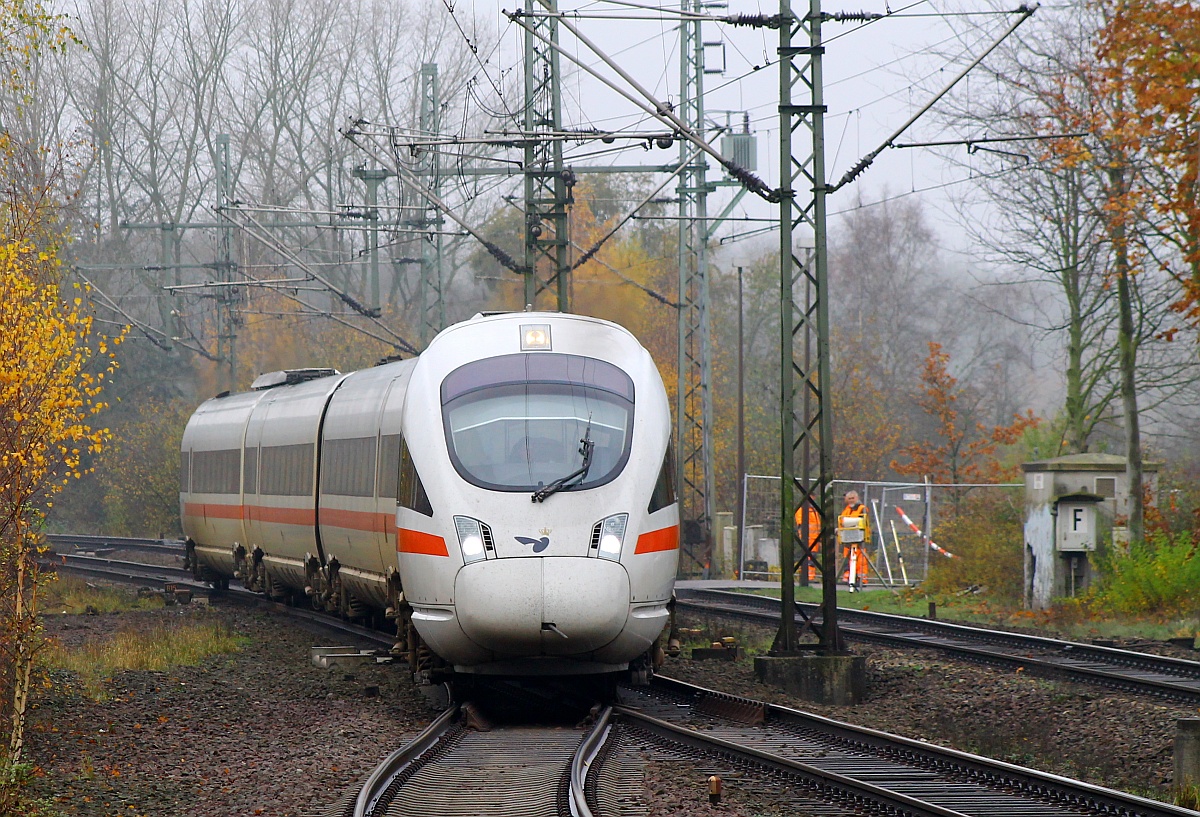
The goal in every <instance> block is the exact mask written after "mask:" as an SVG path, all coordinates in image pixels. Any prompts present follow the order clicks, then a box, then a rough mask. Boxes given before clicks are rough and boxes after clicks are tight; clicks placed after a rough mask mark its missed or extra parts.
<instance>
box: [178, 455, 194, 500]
mask: <svg viewBox="0 0 1200 817" xmlns="http://www.w3.org/2000/svg"><path fill="white" fill-rule="evenodd" d="M180 455H181V456H180V458H179V492H180V493H181V494H190V493H191V492H192V452H191V451H181V452H180Z"/></svg>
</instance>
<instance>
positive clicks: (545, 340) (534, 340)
mask: <svg viewBox="0 0 1200 817" xmlns="http://www.w3.org/2000/svg"><path fill="white" fill-rule="evenodd" d="M551 348H552V347H551V345H550V324H548V323H523V324H521V351H522V352H534V351H538V350H544V351H549V350H550V349H551Z"/></svg>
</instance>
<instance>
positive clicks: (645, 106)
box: [506, 12, 777, 201]
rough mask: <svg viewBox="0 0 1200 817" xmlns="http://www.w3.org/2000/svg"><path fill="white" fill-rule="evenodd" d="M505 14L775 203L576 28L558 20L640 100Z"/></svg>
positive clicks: (769, 192) (767, 189) (750, 177)
mask: <svg viewBox="0 0 1200 817" xmlns="http://www.w3.org/2000/svg"><path fill="white" fill-rule="evenodd" d="M506 15H507V16H508V18H509V19H510V20H511V21H512V22H514V23H516V24H517V25H519V26H520V27H521V28H522V29H524V30H525V31H527V32H530V33H531V34H533V36H535V37H537V38H538V39H539V40H541V41H542V42H543V43H544V44H546V45H548V46H549V47H550V48H552V49H553V50H554V51H556V52H557V53H558V54H560V55H561V56H563V57H566V58H567V59H568V60H569V61H571V62H572V63H574V64H575V65H576V66H578V67H579V68H580V69H582V70H583V71H585V72H587V73H589V74H591V75H592V76H593V77H595V78H596V79H597V80H599V81H600V82H602V83H604V84H605V85H607V86H608V87H609V88H611V89H612V90H613V91H615V92H616V93H618V94H620V95H621V96H623V97H625V99H626V100H628V101H629V102H632V103H633V104H634V105H636V106H637V107H639V108H641V109H642V110H643V111H644V112H645V113H647V114H649V115H650V116H653V117H654V118H655V119H657V120H659V121H660V122H662V123H663V124H665V125H668V126H669V127H670V128H671V130H672V133H674V134H675V135H676V137H677V138H682V139H686V140H687V141H689V142H691V143H692V144H694V145H695V146H696V147H698V148H699V149H700V150H702V151H704V152H705V153H707V154H708V155H709V156H711V157H712V158H713V159H715V160H716V161H717V162H718V163H719V164H720V165H721V167H723V168H725V169H726V170H727V171H728V172H729V175H730V176H732V177H733V178H735V179H737V180H738V181H739V182H741V183H742V184H743V185H745V186H746V188H747V189H749V190H750V191H751V192H752V193H755V194H756V195H758V196H760V197H762V198H763V199H766V200H767V201H776V200H777V199H775V198H774V196H775V191H774V190H772V189H771V187H770V186H769V185H767V183H766V182H765V181H763V180H762V179H760V178H758V176H756V175H754V173H752V172H751V171H749V170H747V169H746V168H744V167H741V166H740V165H738V164H737V163H736V162H733V161H731V160H730V159H728V158H727V157H725V156H723V155H721V152H720V151H719V150H717V149H716V148H714V147H713V146H712V145H710V144H709V143H708V142H707V141H705V140H704V138H703V137H702V136H701V135H700V134H698V133H696V132H695V131H694V130H693V129H692V127H691V126H690V125H689V124H688V123H687V122H684V121H683V120H682V119H681V118H680V117H679V116H678V115H677V114H676V113H675V111H674V109H673V106H672V105H671V104H670V103H667V102H663V101H661V100H659V99H658V98H657V97H655V96H654V94H652V93H650V91H648V90H646V89H645V88H644V87H642V85H641V84H640V83H639V82H638V81H637V80H636V79H634V78H633V76H632V75H631V74H630V73H629V72H628V71H626V70H625V69H624V68H622V67H621V66H619V65H618V64H617V63H616V62H615V61H613V60H612V59H611V58H610V57H609V56H608V55H607V54H605V53H604V52H603V51H602V50H601V49H600V48H599V47H598V46H597V45H596V44H595V43H593V42H592V41H591V40H590V39H588V37H587V36H586V35H585V34H584V33H583V32H581V31H580V30H579V29H578V28H577V27H576V26H573V25H571V23H570V22H569V21H568V20H567V19H566V18H565V17H560V19H559V23H560V24H561V25H562V26H563V27H564V28H566V29H567V30H568V31H570V32H571V34H572V35H574V36H575V38H576V39H578V40H579V42H581V43H583V44H584V45H585V46H587V48H588V49H589V50H590V51H591V52H592V53H593V54H595V55H596V56H597V57H599V58H600V60H601V62H603V63H604V64H605V65H607V66H608V67H609V68H610V69H612V70H613V71H615V72H616V73H617V75H618V76H619V77H620V78H621V79H622V80H624V81H625V82H626V83H628V84H629V86H630V87H631V88H633V89H634V90H635V91H637V93H638V94H640V95H641V97H642V98H641V99H639V98H638V97H637V96H635V95H634V94H632V93H630V92H628V91H627V90H625V89H624V88H621V87H619V86H617V85H616V84H615V83H614V82H612V81H611V80H610V79H609V78H608V77H605V76H603V75H601V74H600V73H599V72H598V71H596V69H594V68H592V67H591V66H590V65H588V64H587V63H585V62H584V61H583V60H581V59H580V58H579V57H578V56H576V55H574V54H572V53H571V52H570V51H568V50H567V49H565V48H563V47H562V46H561V45H559V44H558V43H557V42H553V41H551V40H550V39H549V38H547V37H545V36H544V35H542V34H541V33H540V32H538V31H536V30H535V29H533V28H531V27H530V26H529V25H528V23H526V22H525V21H524V20H522V19H521V18H522V17H524V16H526V15H524V14H523V13H516V12H506Z"/></svg>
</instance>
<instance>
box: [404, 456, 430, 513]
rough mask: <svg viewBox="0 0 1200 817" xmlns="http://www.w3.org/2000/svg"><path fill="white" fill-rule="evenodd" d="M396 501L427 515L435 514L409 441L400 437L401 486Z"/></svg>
mask: <svg viewBox="0 0 1200 817" xmlns="http://www.w3.org/2000/svg"><path fill="white" fill-rule="evenodd" d="M396 502H397V503H398V504H399V505H400V507H402V508H408V509H409V510H413V511H416V512H417V513H420V514H424V515H425V516H433V506H432V505H431V504H430V503H429V495H428V494H426V493H425V486H424V485H422V484H421V475H420V474H418V473H417V466H416V464H415V463H414V462H413V458H412V453H411V452H409V450H408V443H406V442H405V441H404V439H403V438H401V439H400V487H399V491H398V493H397V494H396Z"/></svg>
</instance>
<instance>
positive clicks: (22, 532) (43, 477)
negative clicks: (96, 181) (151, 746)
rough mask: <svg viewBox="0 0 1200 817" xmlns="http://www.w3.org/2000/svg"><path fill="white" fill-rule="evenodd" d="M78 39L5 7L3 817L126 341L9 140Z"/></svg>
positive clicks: (0, 249)
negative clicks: (86, 474)
mask: <svg viewBox="0 0 1200 817" xmlns="http://www.w3.org/2000/svg"><path fill="white" fill-rule="evenodd" d="M70 40H71V35H70V32H69V31H68V30H67V29H66V28H65V27H63V25H62V21H61V19H60V18H59V17H58V16H56V15H52V14H49V13H48V12H47V11H45V10H44V9H43V8H42V7H41V6H40V5H38V4H37V3H33V2H23V1H22V0H0V63H3V70H2V71H0V84H2V85H3V96H4V99H5V100H6V103H7V104H6V111H5V113H6V116H5V118H4V120H3V121H4V124H5V126H7V127H9V128H10V130H5V131H3V132H0V182H2V183H0V191H2V192H0V724H2V725H3V730H2V731H0V814H12V813H18V812H20V811H21V810H22V806H21V804H20V799H19V798H20V785H19V784H20V782H21V778H22V774H23V770H24V767H23V766H22V764H21V762H20V761H21V755H22V750H23V748H24V735H25V715H26V710H27V707H28V702H29V691H30V684H31V680H32V674H33V667H34V660H35V658H36V656H37V652H38V650H39V648H40V646H41V644H42V640H41V632H40V626H39V623H38V600H39V590H40V586H41V584H40V579H41V576H40V574H39V568H38V557H39V555H41V552H42V550H41V546H40V542H41V538H40V534H39V528H40V523H41V520H42V518H43V517H44V515H45V512H46V510H47V509H48V508H49V507H50V505H51V503H52V498H53V496H54V495H55V494H56V493H57V492H58V491H59V490H61V489H62V487H63V485H64V484H65V483H66V482H68V481H69V480H71V479H72V478H75V477H78V476H79V475H80V467H81V456H82V455H84V454H85V453H86V452H96V451H98V450H99V449H100V448H101V447H102V446H103V444H104V442H105V440H106V439H107V438H108V431H107V429H101V428H94V427H92V425H91V422H92V420H93V418H94V417H95V415H96V413H97V412H99V411H100V410H101V409H102V408H103V403H101V402H100V400H99V394H100V390H101V388H102V386H103V381H104V380H105V379H106V378H107V377H108V375H109V374H111V372H112V370H113V368H114V366H115V363H114V361H113V356H112V352H111V347H112V346H113V345H115V344H116V343H117V342H119V340H120V338H119V337H118V338H115V339H113V340H111V341H110V340H107V339H105V338H103V337H99V336H93V329H92V318H91V317H90V316H89V315H87V314H86V313H85V312H84V311H83V310H82V303H83V300H82V295H83V293H82V292H74V293H68V294H67V295H66V296H65V297H64V293H63V292H62V291H61V287H62V274H61V267H60V263H59V259H58V249H59V247H60V245H61V243H62V240H63V235H62V231H61V228H60V226H59V225H60V221H61V219H60V214H61V209H62V206H63V204H64V202H65V200H66V198H67V197H66V196H64V195H63V193H62V180H63V179H62V174H61V173H60V172H58V171H56V168H57V167H61V164H60V163H59V162H58V160H57V158H56V156H55V151H54V150H53V149H51V148H48V147H46V146H42V145H37V144H28V143H26V142H23V141H22V140H21V139H20V138H18V137H17V136H16V135H15V134H14V131H13V130H12V129H11V128H13V127H14V125H16V124H19V123H20V119H21V115H22V112H23V110H24V107H25V106H26V105H27V104H28V103H29V102H30V101H31V100H32V98H33V95H34V94H35V93H36V89H35V88H34V87H33V85H32V84H31V83H30V81H29V78H30V77H31V76H32V75H33V68H34V66H35V64H36V62H37V60H38V59H40V58H42V56H43V55H45V54H48V53H51V52H53V51H55V50H58V49H61V48H63V47H64V46H65V45H66V44H67V43H68V42H69V41H70Z"/></svg>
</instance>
